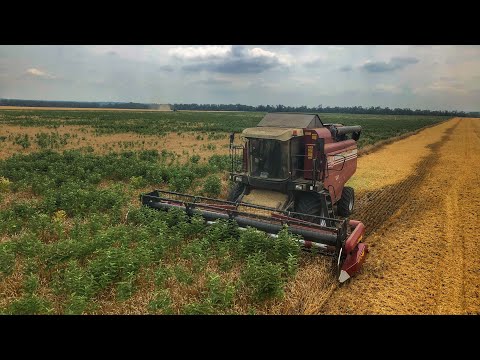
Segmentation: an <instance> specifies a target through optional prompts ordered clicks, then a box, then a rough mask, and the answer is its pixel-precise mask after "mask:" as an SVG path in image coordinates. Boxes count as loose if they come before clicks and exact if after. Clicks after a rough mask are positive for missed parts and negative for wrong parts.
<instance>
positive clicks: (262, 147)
mask: <svg viewBox="0 0 480 360" xmlns="http://www.w3.org/2000/svg"><path fill="white" fill-rule="evenodd" d="M249 143H250V155H251V156H250V159H251V164H252V167H251V169H252V171H251V175H252V176H256V177H262V178H271V179H286V178H287V177H288V141H279V140H268V139H250V141H249Z"/></svg>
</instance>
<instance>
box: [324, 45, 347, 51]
mask: <svg viewBox="0 0 480 360" xmlns="http://www.w3.org/2000/svg"><path fill="white" fill-rule="evenodd" d="M328 49H329V50H335V51H343V50H345V48H344V47H343V46H329V47H328Z"/></svg>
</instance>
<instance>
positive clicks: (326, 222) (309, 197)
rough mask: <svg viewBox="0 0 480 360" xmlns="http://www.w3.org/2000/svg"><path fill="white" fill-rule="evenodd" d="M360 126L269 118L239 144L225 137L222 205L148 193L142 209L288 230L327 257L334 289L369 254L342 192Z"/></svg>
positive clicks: (349, 195) (348, 196) (306, 117)
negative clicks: (227, 186) (227, 162)
mask: <svg viewBox="0 0 480 360" xmlns="http://www.w3.org/2000/svg"><path fill="white" fill-rule="evenodd" d="M360 133H361V127H360V126H343V125H342V124H324V123H322V121H321V120H320V117H319V116H318V115H317V114H305V113H300V114H298V113H269V114H267V115H266V116H265V117H264V118H263V119H262V120H261V121H260V123H259V124H258V125H257V126H256V127H254V128H247V129H245V130H243V132H242V134H241V138H242V140H243V144H242V145H235V144H234V136H235V135H234V134H233V133H232V134H231V135H230V158H231V171H230V179H231V180H232V181H233V183H234V186H233V187H232V189H231V191H230V193H229V195H228V198H227V200H221V199H212V198H207V197H202V196H193V195H187V194H181V193H177V192H172V191H163V190H154V191H152V192H150V193H148V194H142V195H140V200H141V202H142V204H144V205H146V206H148V207H151V208H154V209H159V210H169V209H181V210H183V211H185V212H186V213H187V214H188V215H190V216H193V215H195V214H198V215H201V216H203V218H204V219H205V221H206V222H207V223H208V224H212V223H215V222H216V221H218V220H220V219H226V220H228V219H231V220H234V221H236V223H237V224H238V226H239V228H240V229H246V227H248V226H250V227H254V228H256V229H258V230H261V231H265V232H267V233H269V234H271V236H273V237H275V236H276V234H278V232H279V231H280V230H282V228H283V227H284V226H285V225H287V226H288V230H289V231H290V232H291V233H293V234H297V235H300V236H301V239H300V240H299V242H300V244H301V245H302V247H303V248H304V249H306V250H312V251H315V252H318V253H321V254H324V255H330V256H333V263H334V267H333V268H334V270H335V272H336V276H337V277H338V280H339V281H340V282H344V281H345V280H347V279H349V278H350V277H352V276H353V275H354V274H355V273H357V272H358V271H359V270H360V267H361V265H362V264H363V262H364V261H365V256H366V254H367V252H368V247H367V245H366V244H364V243H363V242H361V240H362V238H363V236H364V234H365V226H364V225H363V223H362V222H360V221H356V220H350V219H349V216H350V215H351V214H352V212H353V209H354V203H355V199H354V189H353V188H351V187H348V186H345V183H346V182H347V180H348V179H350V177H351V176H352V175H353V174H354V173H355V170H356V168H357V140H358V139H359V138H360Z"/></svg>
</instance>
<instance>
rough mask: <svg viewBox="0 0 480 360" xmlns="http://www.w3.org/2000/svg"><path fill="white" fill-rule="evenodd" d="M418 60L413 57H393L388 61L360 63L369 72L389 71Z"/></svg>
mask: <svg viewBox="0 0 480 360" xmlns="http://www.w3.org/2000/svg"><path fill="white" fill-rule="evenodd" d="M418 62H419V60H418V59H417V58H414V57H393V58H392V59H391V60H390V61H389V62H385V61H377V62H368V63H366V64H364V65H362V69H364V70H366V71H368V72H370V73H379V72H390V71H395V70H399V69H403V68H405V67H407V66H408V65H411V64H416V63H418Z"/></svg>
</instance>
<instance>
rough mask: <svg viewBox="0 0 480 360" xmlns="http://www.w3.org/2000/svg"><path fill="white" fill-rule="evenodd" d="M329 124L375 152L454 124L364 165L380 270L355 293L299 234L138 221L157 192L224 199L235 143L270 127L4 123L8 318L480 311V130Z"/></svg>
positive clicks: (246, 117) (112, 119)
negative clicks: (305, 247)
mask: <svg viewBox="0 0 480 360" xmlns="http://www.w3.org/2000/svg"><path fill="white" fill-rule="evenodd" d="M324 115H325V116H323V115H322V116H321V117H322V120H323V121H324V122H343V123H345V124H355V123H358V124H361V125H362V126H363V128H364V134H362V137H363V143H362V142H361V143H360V146H362V147H363V148H364V149H365V148H367V147H368V145H371V144H373V143H376V142H378V141H381V140H386V139H389V138H391V137H395V136H400V135H402V134H405V133H408V132H412V131H416V130H417V129H418V128H420V127H423V126H428V125H434V124H435V123H440V124H439V125H436V126H432V127H430V128H427V129H424V130H421V131H419V132H418V133H417V134H416V135H413V136H410V137H407V138H405V139H402V140H399V141H396V142H393V143H391V144H388V145H385V146H382V147H381V148H380V149H378V150H376V151H373V152H370V153H368V154H366V155H363V156H361V157H360V158H359V164H358V170H357V173H356V175H355V177H354V178H352V179H351V183H352V186H354V187H355V189H356V198H357V210H356V213H355V214H354V216H353V217H354V218H358V219H360V220H362V221H364V223H365V224H366V226H367V229H368V230H367V231H368V236H367V238H366V239H365V241H366V242H367V243H368V244H369V246H370V256H369V257H368V258H367V262H366V263H365V267H364V269H363V271H362V272H361V273H360V274H359V275H358V276H357V277H356V278H354V279H353V280H352V281H349V282H348V283H347V284H344V285H342V286H338V285H337V283H336V282H335V281H332V278H331V276H330V275H329V270H328V268H329V265H330V259H326V258H323V257H317V256H311V255H310V254H304V253H300V252H299V251H298V247H297V245H296V243H295V241H294V239H293V238H292V236H291V235H289V234H288V233H286V232H285V233H283V235H282V236H281V237H280V239H279V241H275V242H273V240H272V239H271V238H268V237H265V236H264V235H263V234H262V233H259V232H256V231H249V232H243V233H241V234H239V233H238V231H237V230H236V229H235V227H234V226H231V225H230V224H227V223H221V224H219V225H218V226H213V227H210V228H206V227H205V226H204V225H203V224H202V222H201V221H197V220H194V221H193V222H188V221H186V219H185V217H184V216H183V215H182V214H178V213H160V212H156V211H148V210H146V209H140V207H139V203H138V194H139V193H140V192H143V191H149V190H151V189H152V188H155V187H156V188H165V189H172V190H178V191H184V192H189V193H195V194H204V195H209V196H219V197H225V196H226V193H227V191H228V183H227V181H226V176H225V174H226V171H227V170H228V159H227V156H226V154H228V148H227V146H226V145H227V144H228V140H227V138H228V132H229V131H240V130H241V129H242V128H244V127H247V126H255V124H256V123H257V122H258V121H259V120H260V119H261V117H262V116H263V114H257V113H253V114H252V113H221V114H219V113H201V114H199V113H194V112H192V113H188V112H182V113H180V114H179V113H154V112H134V111H129V112H121V111H115V112H113V111H112V112H105V111H103V112H102V111H95V112H93V111H92V112H89V111H85V110H82V111H80V110H79V111H60V110H55V111H47V110H23V109H22V110H8V111H7V110H4V111H0V155H1V156H0V159H3V160H0V196H1V197H2V201H1V204H0V312H2V313H6V314H11V313H13V314H19V313H20V314H21V313H47V314H48V313H60V314H64V313H67V314H75V313H84V314H144V313H158V314H211V313H219V314H226V313H234V314H246V313H254V314H264V313H273V314H324V313H329V314H330V313H331V314H351V313H353V314H363V313H368V314H389V313H394V314H398V313H400V314H402V313H478V312H479V309H480V304H479V303H480V301H479V298H478V296H479V284H480V282H479V278H480V268H479V266H478V265H476V263H477V259H478V255H479V254H478V244H477V241H476V239H475V238H474V234H473V227H474V226H475V224H476V222H477V221H478V214H477V211H478V207H479V205H480V204H479V197H478V195H477V193H478V190H477V188H478V185H480V184H479V175H478V173H477V172H475V171H472V169H474V166H473V165H472V164H475V163H476V161H475V160H477V157H478V153H479V150H480V149H479V146H480V138H479V132H480V125H479V124H480V119H458V118H457V119H453V120H449V121H446V122H442V121H444V120H447V119H446V118H440V117H430V118H419V117H408V116H404V117H400V116H397V117H396V118H395V117H383V120H382V119H381V117H379V116H357V115H340V114H333V115H331V114H324ZM155 116H156V117H155ZM172 129H174V132H169V131H171V130H172ZM373 130H375V131H373ZM177 131H178V132H177ZM41 133H44V134H45V135H39V134H41ZM67 134H69V135H67ZM25 135H27V137H25ZM27 144H28V145H27ZM457 169H458V171H457ZM452 174H454V175H456V176H452ZM2 177H3V178H2ZM198 220H199V219H198Z"/></svg>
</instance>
